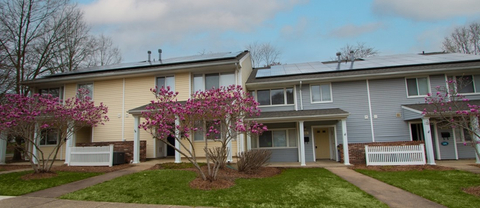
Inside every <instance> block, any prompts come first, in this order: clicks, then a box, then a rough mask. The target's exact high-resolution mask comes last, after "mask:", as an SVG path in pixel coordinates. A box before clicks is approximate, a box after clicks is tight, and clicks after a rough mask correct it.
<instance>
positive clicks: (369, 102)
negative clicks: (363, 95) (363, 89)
mask: <svg viewBox="0 0 480 208" xmlns="http://www.w3.org/2000/svg"><path fill="white" fill-rule="evenodd" d="M366 81H367V98H368V111H369V116H370V129H371V130H372V142H375V130H374V129H373V113H372V101H371V99H370V83H369V82H368V79H367V80H366Z"/></svg>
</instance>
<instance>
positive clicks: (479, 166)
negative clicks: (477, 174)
mask: <svg viewBox="0 0 480 208" xmlns="http://www.w3.org/2000/svg"><path fill="white" fill-rule="evenodd" d="M470 165H471V166H475V167H477V168H480V164H470Z"/></svg>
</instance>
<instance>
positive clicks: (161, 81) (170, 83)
mask: <svg viewBox="0 0 480 208" xmlns="http://www.w3.org/2000/svg"><path fill="white" fill-rule="evenodd" d="M155 84H156V86H157V88H159V89H160V88H162V87H164V88H165V89H166V88H167V87H170V91H173V92H175V77H174V76H167V77H157V80H156V82H155Z"/></svg>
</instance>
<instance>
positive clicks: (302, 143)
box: [298, 121, 307, 166]
mask: <svg viewBox="0 0 480 208" xmlns="http://www.w3.org/2000/svg"><path fill="white" fill-rule="evenodd" d="M303 129H304V127H303V121H299V122H298V131H299V133H300V165H301V166H306V165H307V164H306V163H305V141H304V137H305V135H304V134H303V133H304V132H303V131H304V130H303Z"/></svg>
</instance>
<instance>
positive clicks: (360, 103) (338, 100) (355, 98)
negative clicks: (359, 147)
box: [302, 81, 372, 143]
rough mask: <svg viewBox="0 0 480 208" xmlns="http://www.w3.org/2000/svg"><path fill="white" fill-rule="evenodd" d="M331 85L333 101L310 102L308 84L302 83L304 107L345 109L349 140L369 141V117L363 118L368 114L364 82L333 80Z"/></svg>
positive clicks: (353, 141)
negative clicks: (347, 114)
mask: <svg viewBox="0 0 480 208" xmlns="http://www.w3.org/2000/svg"><path fill="white" fill-rule="evenodd" d="M331 86H332V99H333V102H328V103H312V102H311V99H310V85H305V84H304V85H303V87H302V99H303V107H304V109H305V110H310V109H328V108H340V109H342V110H344V111H347V112H348V113H349V114H350V115H349V116H348V118H347V127H348V130H347V131H348V132H349V137H348V139H349V142H352V143H361V142H371V141H372V133H371V128H370V120H369V119H370V118H369V119H365V118H364V116H365V115H369V109H368V97H367V87H366V82H365V81H351V82H334V83H331ZM340 130H341V128H340ZM337 131H338V128H337Z"/></svg>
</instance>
